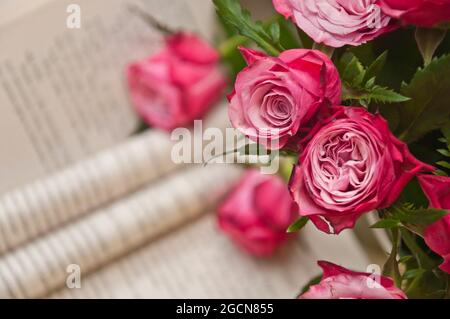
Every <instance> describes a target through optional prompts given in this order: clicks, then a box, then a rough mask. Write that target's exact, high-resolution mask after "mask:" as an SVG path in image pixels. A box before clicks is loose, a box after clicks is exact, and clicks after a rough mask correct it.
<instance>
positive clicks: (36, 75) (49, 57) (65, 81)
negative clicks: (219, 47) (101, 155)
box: [0, 0, 213, 192]
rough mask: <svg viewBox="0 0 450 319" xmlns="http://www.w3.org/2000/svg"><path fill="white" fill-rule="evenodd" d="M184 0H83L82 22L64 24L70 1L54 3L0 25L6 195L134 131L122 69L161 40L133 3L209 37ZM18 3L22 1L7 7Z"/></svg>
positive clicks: (0, 144)
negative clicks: (202, 32)
mask: <svg viewBox="0 0 450 319" xmlns="http://www.w3.org/2000/svg"><path fill="white" fill-rule="evenodd" d="M188 2H189V0H170V1H159V0H146V1H138V0H127V1H126V0H79V1H76V5H77V6H78V7H79V9H80V10H79V11H80V21H81V22H80V25H79V26H80V28H77V27H73V26H72V25H70V24H69V25H68V24H67V21H68V18H69V15H70V13H69V12H67V9H68V6H69V5H70V4H73V1H70V0H48V1H44V2H43V3H44V4H43V5H41V6H39V7H33V9H32V10H31V9H30V12H28V13H26V14H24V15H22V16H20V17H18V18H16V19H14V20H13V21H9V22H8V23H6V22H5V23H4V24H3V25H2V24H1V23H0V25H1V28H0V48H1V50H0V114H1V116H0V154H1V156H0V167H1V168H0V192H1V191H5V190H9V189H11V188H13V187H16V186H18V185H21V184H23V183H26V182H29V181H31V180H35V179H37V178H41V177H43V176H45V175H47V174H49V173H51V172H54V171H55V170H58V169H61V168H63V167H66V166H67V165H69V164H72V163H74V162H77V161H78V160H80V159H82V158H85V157H86V156H87V155H90V154H93V153H95V152H97V151H99V150H101V149H105V148H108V147H110V146H112V145H114V144H116V143H118V142H120V141H123V140H124V139H125V138H127V137H128V136H129V135H130V134H131V133H132V132H134V131H135V130H136V129H137V126H138V119H137V117H136V116H135V114H134V112H133V110H132V108H131V106H130V103H129V99H128V94H127V90H126V88H125V76H124V70H125V66H126V65H127V64H128V63H130V62H131V61H134V60H137V59H142V58H144V57H146V56H148V55H149V54H151V53H153V52H155V50H156V49H157V48H158V47H159V45H160V44H161V39H162V38H161V34H160V33H159V32H158V31H156V30H155V29H154V28H151V27H149V26H148V25H147V24H146V23H145V22H143V21H142V19H141V18H140V17H138V16H137V15H136V14H134V13H131V12H130V10H129V6H130V5H132V4H134V5H138V6H139V7H141V8H143V9H144V10H146V11H147V12H149V13H151V14H152V15H153V16H155V17H156V18H157V19H159V20H160V21H164V23H167V24H168V25H169V26H170V27H172V28H174V29H183V30H196V31H199V30H203V31H205V32H204V33H205V34H210V33H211V31H212V29H213V28H211V27H210V26H208V25H205V24H202V27H201V28H200V27H199V23H198V22H197V20H196V19H197V18H198V17H197V16H196V15H193V14H192V10H193V9H194V8H193V7H192V5H190V4H188ZM22 5H26V4H23V3H22ZM14 6H21V4H20V2H17V3H14V4H10V5H7V6H6V7H7V8H8V7H9V8H10V10H12V9H13V8H14ZM105 8H107V10H106V9H105ZM204 8H210V9H211V10H208V9H204ZM200 11H201V12H209V11H210V12H211V14H212V13H213V11H212V6H211V3H210V2H209V1H203V2H202V4H201V10H200ZM70 12H72V11H70Z"/></svg>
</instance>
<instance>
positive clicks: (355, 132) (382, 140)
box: [289, 107, 433, 234]
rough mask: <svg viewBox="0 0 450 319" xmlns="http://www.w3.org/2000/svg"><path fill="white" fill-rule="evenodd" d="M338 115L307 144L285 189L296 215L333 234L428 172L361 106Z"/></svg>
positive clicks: (383, 204) (378, 118) (391, 199)
mask: <svg viewBox="0 0 450 319" xmlns="http://www.w3.org/2000/svg"><path fill="white" fill-rule="evenodd" d="M337 110H338V111H337V113H336V115H335V118H334V119H333V120H330V123H329V124H327V125H325V126H323V127H322V128H321V129H320V130H319V131H318V132H316V133H315V135H314V136H313V138H312V139H311V140H310V141H309V143H308V145H307V146H306V149H305V151H304V152H303V154H302V155H301V156H300V159H299V163H298V164H297V165H296V166H295V168H294V170H293V174H292V176H291V180H290V186H289V187H290V191H291V193H292V196H293V198H294V199H295V201H296V202H297V204H298V205H299V211H300V215H302V216H308V217H309V218H310V219H311V221H312V222H313V223H314V224H315V225H316V226H317V228H319V229H320V230H322V231H324V232H326V233H335V234H338V233H340V232H341V231H342V230H343V229H346V228H352V227H353V226H354V224H355V222H356V220H357V219H358V218H359V216H360V215H362V214H364V213H366V212H369V211H372V210H374V209H377V208H386V207H389V206H391V205H392V204H393V203H394V202H395V200H396V199H397V197H398V196H399V195H400V193H401V192H402V190H403V188H404V187H405V185H406V184H407V183H408V182H409V181H410V180H411V178H413V177H414V176H415V175H416V174H417V173H420V172H424V171H428V170H430V171H431V170H432V169H433V167H431V166H429V165H427V164H424V163H422V162H420V161H418V160H417V159H416V158H414V156H412V155H411V153H410V152H409V150H408V147H407V146H406V144H404V143H403V142H401V141H400V140H398V139H397V138H396V137H395V136H394V135H393V134H392V133H391V132H390V130H389V127H388V124H387V122H386V121H385V120H384V119H383V118H382V117H381V116H380V115H373V114H371V113H369V112H367V111H366V110H365V109H364V108H362V107H337Z"/></svg>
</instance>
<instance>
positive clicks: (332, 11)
mask: <svg viewBox="0 0 450 319" xmlns="http://www.w3.org/2000/svg"><path fill="white" fill-rule="evenodd" d="M377 3H378V0H354V1H348V0H273V5H274V7H275V9H276V10H277V11H278V12H279V13H280V14H282V15H283V16H285V17H286V18H287V19H289V18H290V19H292V20H293V21H294V22H295V24H296V25H297V26H298V27H299V28H300V29H302V30H303V31H304V32H305V33H306V34H307V35H309V36H310V37H311V38H312V39H313V40H314V41H315V42H316V43H323V44H325V45H328V46H330V47H335V48H339V47H342V46H344V45H354V46H358V45H360V44H363V43H366V42H368V41H371V40H373V39H375V38H376V37H378V36H379V35H381V34H384V33H386V32H388V31H391V30H393V29H394V28H395V26H393V25H392V24H391V23H390V20H391V18H390V17H389V16H388V15H386V14H384V13H383V12H382V11H381V9H380V7H379V6H378V4H377Z"/></svg>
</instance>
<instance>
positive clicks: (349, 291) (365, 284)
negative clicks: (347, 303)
mask: <svg viewBox="0 0 450 319" xmlns="http://www.w3.org/2000/svg"><path fill="white" fill-rule="evenodd" d="M318 264H319V266H320V267H321V268H322V269H323V276H322V280H321V281H320V283H319V284H317V285H314V286H311V287H309V290H308V291H307V292H305V293H304V294H302V295H301V296H299V299H407V297H406V295H405V293H404V292H403V291H401V290H400V289H399V288H397V287H396V286H395V285H394V282H393V281H392V279H390V278H388V277H384V276H379V275H376V274H371V273H364V272H354V271H351V270H348V269H345V268H343V267H340V266H338V265H335V264H332V263H330V262H326V261H319V262H318Z"/></svg>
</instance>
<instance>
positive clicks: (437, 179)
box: [418, 175, 450, 273]
mask: <svg viewBox="0 0 450 319" xmlns="http://www.w3.org/2000/svg"><path fill="white" fill-rule="evenodd" d="M418 179H419V182H420V186H422V189H423V191H424V192H425V195H427V197H428V199H429V201H430V206H431V207H433V208H438V209H447V210H450V177H443V176H433V175H420V176H418ZM424 237H425V242H426V244H427V245H428V247H430V248H431V250H433V251H434V252H435V253H437V254H439V255H441V256H442V257H443V258H444V263H442V264H441V265H440V268H441V269H442V270H443V271H445V272H447V273H450V214H448V215H446V216H444V217H443V218H442V219H441V220H438V221H437V222H435V223H433V224H431V225H430V226H428V227H427V228H426V229H425V233H424Z"/></svg>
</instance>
